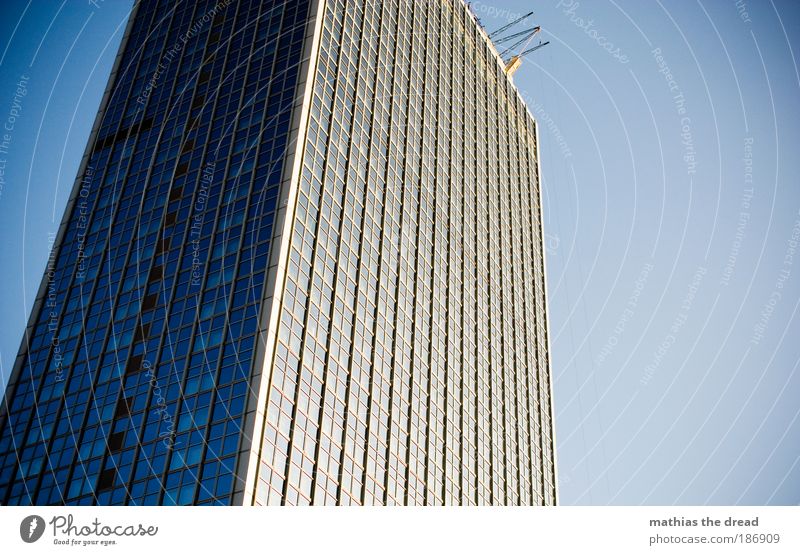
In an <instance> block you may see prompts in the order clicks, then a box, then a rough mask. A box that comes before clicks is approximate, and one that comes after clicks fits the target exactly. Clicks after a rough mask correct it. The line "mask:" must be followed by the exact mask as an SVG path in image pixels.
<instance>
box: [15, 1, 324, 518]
mask: <svg viewBox="0 0 800 555" xmlns="http://www.w3.org/2000/svg"><path fill="white" fill-rule="evenodd" d="M137 4H138V5H137V8H136V12H135V15H133V16H132V19H131V21H130V22H129V25H128V28H127V31H126V38H125V39H123V40H124V42H123V47H122V48H121V50H120V53H119V54H118V57H117V62H116V64H115V70H114V72H113V73H112V76H111V79H110V81H109V88H108V90H107V92H106V96H105V98H104V101H103V106H102V107H101V110H100V112H99V113H98V118H97V122H96V123H95V127H94V130H93V135H92V137H93V138H92V140H90V143H89V146H88V148H87V151H86V155H85V156H84V160H83V164H82V169H81V174H80V175H79V180H78V181H77V182H76V185H75V187H74V191H73V195H72V199H71V200H70V204H69V206H68V209H67V212H66V214H65V218H64V221H63V222H62V225H61V230H60V232H59V237H58V239H57V241H56V244H55V246H54V249H53V253H52V255H51V259H50V262H49V264H48V272H47V274H46V276H45V279H44V281H43V284H42V287H41V289H40V293H39V297H38V302H37V304H36V306H35V308H34V311H33V314H32V317H31V321H30V324H29V326H28V329H27V331H26V335H25V339H24V344H23V347H22V348H21V350H20V354H19V356H18V357H17V361H16V364H15V371H14V373H13V374H12V378H11V381H10V383H9V386H8V389H7V395H6V398H5V403H4V405H3V407H2V411H0V503H2V504H5V505H10V504H61V503H65V504H77V505H86V504H230V503H231V502H233V499H234V498H235V495H236V492H237V491H241V490H242V488H243V485H242V483H243V480H241V479H240V478H238V477H237V476H236V468H237V457H238V456H239V452H240V451H241V450H242V444H245V447H244V449H249V444H250V438H249V437H247V435H246V434H244V433H243V428H244V426H245V422H244V420H245V417H246V407H247V405H248V402H249V401H248V396H249V397H250V400H252V396H253V392H252V390H251V388H250V385H251V382H252V381H253V379H254V378H253V376H254V372H260V370H261V368H260V365H256V364H254V361H255V358H256V357H255V355H254V352H256V349H257V339H258V331H259V329H258V326H259V323H260V314H261V301H262V298H263V295H264V287H265V282H266V278H265V274H266V268H267V266H268V264H267V261H268V258H269V255H270V245H271V243H272V241H271V238H272V236H273V235H272V234H273V220H274V218H275V214H276V207H277V204H278V197H279V190H280V188H281V182H282V175H283V170H284V163H285V161H286V159H287V152H288V151H292V152H293V150H294V148H295V145H294V144H290V141H289V136H290V134H291V130H290V121H291V118H292V114H293V112H294V111H295V101H296V98H297V89H298V79H299V73H300V65H301V53H302V48H303V44H304V43H305V38H306V27H307V24H308V21H309V10H310V6H309V2H308V1H307V0H293V1H291V2H284V1H280V0H272V1H270V0H238V1H232V0H214V1H210V0H198V1H195V0H191V1H188V0H186V1H181V2H175V1H173V0H142V1H141V2H138V3H137Z"/></svg>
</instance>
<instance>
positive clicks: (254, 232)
mask: <svg viewBox="0 0 800 555" xmlns="http://www.w3.org/2000/svg"><path fill="white" fill-rule="evenodd" d="M538 176H539V163H538V146H537V135H536V125H535V122H534V120H533V118H532V117H531V116H530V114H529V113H528V111H527V109H526V107H525V104H524V102H523V101H522V99H521V97H520V95H519V93H518V92H517V90H516V88H515V87H514V85H513V84H512V83H511V81H510V78H509V77H508V76H507V75H506V73H505V71H504V64H503V61H502V59H501V58H500V56H499V55H498V53H497V51H496V50H495V48H494V47H493V45H492V44H491V42H490V40H489V39H488V38H487V35H486V33H485V32H484V31H483V29H482V28H481V27H480V25H479V24H478V22H477V21H476V20H475V18H474V17H473V15H472V14H471V13H470V11H469V9H468V8H467V7H466V5H465V4H464V3H463V2H462V1H461V0H384V1H380V2H378V1H373V0H292V1H290V2H285V1H278V0H271V1H257V0H252V1H251V0H238V1H233V0H221V1H218V2H216V3H215V2H211V1H197V2H195V1H192V2H188V1H184V2H178V3H175V2H173V1H172V0H141V1H140V2H137V4H136V6H135V8H134V11H133V13H132V15H131V19H130V22H129V24H128V28H127V30H126V33H125V37H124V38H123V42H122V46H121V47H120V51H119V54H118V57H117V60H116V63H115V66H114V69H113V71H112V74H111V76H110V79H109V84H108V88H107V92H106V94H105V96H104V98H103V101H102V104H101V107H100V110H99V112H98V116H97V120H96V123H95V125H94V128H93V130H92V135H91V137H90V140H89V144H88V146H87V149H86V153H85V156H84V159H83V161H82V164H81V168H80V172H79V175H78V177H77V179H76V183H75V186H74V189H73V193H72V196H71V199H70V201H69V205H68V206H67V209H66V212H65V216H64V219H63V222H62V224H61V228H60V230H59V233H58V236H57V237H55V238H54V245H53V250H52V254H51V257H50V259H49V261H48V268H47V271H46V273H45V276H44V279H43V281H42V285H41V287H40V290H39V294H38V297H37V302H36V305H35V306H34V309H33V312H32V316H31V320H30V322H29V325H28V328H27V330H26V334H25V337H24V339H23V344H22V347H21V349H20V353H19V355H18V357H17V360H16V363H15V367H14V372H13V374H12V377H11V380H10V382H9V384H8V389H7V393H6V399H5V402H4V404H3V407H2V412H1V413H0V502H2V503H4V504H27V503H35V504H58V503H66V504H93V503H97V504H246V505H249V504H309V503H312V504H552V503H555V500H556V486H555V468H554V460H553V459H554V448H553V428H552V405H551V392H550V381H551V380H550V372H549V353H548V341H547V321H546V309H545V277H544V253H543V243H542V231H541V219H542V213H541V203H540V189H539V177H538Z"/></svg>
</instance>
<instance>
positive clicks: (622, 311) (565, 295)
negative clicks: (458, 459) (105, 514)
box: [0, 0, 800, 504]
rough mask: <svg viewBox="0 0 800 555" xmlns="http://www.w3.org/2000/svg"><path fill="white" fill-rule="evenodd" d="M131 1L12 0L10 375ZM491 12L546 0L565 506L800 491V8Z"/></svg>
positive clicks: (1, 112)
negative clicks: (797, 244) (798, 244)
mask: <svg viewBox="0 0 800 555" xmlns="http://www.w3.org/2000/svg"><path fill="white" fill-rule="evenodd" d="M129 5H130V3H129V2H122V1H110V0H106V1H104V2H98V5H97V6H93V5H92V4H89V3H88V2H83V1H74V2H72V1H70V2H65V3H63V4H61V3H57V2H43V1H37V2H31V3H30V4H29V3H27V2H22V1H17V2H12V1H7V2H3V3H2V5H0V11H2V17H0V31H1V32H2V34H1V35H0V36H2V37H3V39H2V41H0V48H2V49H3V50H2V54H0V55H1V56H2V58H0V124H5V123H6V122H7V119H8V117H9V116H10V115H12V110H13V112H14V114H15V115H14V116H13V117H15V120H14V122H13V125H12V127H13V129H12V130H11V131H10V132H9V133H10V135H11V140H10V142H9V143H8V145H6V146H7V147H8V148H7V149H6V150H7V154H5V153H0V159H2V160H0V170H2V171H3V172H4V173H3V179H4V182H2V189H0V234H2V235H1V236H2V238H3V241H2V247H0V249H2V264H0V279H1V280H2V284H3V287H2V288H0V314H2V316H3V318H2V320H1V321H0V356H1V357H2V373H3V379H2V380H1V381H2V382H4V381H5V379H6V377H7V375H8V373H9V372H10V370H11V367H12V365H13V360H14V356H15V355H16V351H17V348H18V346H19V342H20V339H21V336H22V330H23V328H24V325H25V322H26V321H27V317H28V312H29V310H30V306H31V302H32V299H33V297H34V295H35V292H36V289H37V287H38V285H39V281H40V278H41V275H42V271H43V269H44V267H45V264H46V259H47V249H48V233H54V232H55V231H56V229H57V226H58V223H59V221H60V218H61V213H62V211H63V208H64V205H65V204H66V200H67V197H68V194H69V190H70V188H71V186H72V183H73V180H74V178H75V174H76V171H77V167H78V163H79V161H80V157H81V155H82V153H83V149H84V146H85V143H86V139H87V137H88V135H89V130H90V127H91V125H92V122H93V119H94V115H95V112H96V109H97V106H98V103H99V100H100V97H101V95H102V92H103V89H104V87H105V83H106V79H107V76H108V73H109V71H110V68H111V64H112V62H113V57H114V54H115V53H116V49H117V46H118V43H119V39H120V38H121V33H122V30H123V28H124V23H125V19H126V17H127V11H128V9H129ZM26 6H27V7H26ZM739 7H742V10H741V11H740V9H739ZM472 8H473V10H474V12H475V13H476V14H477V15H478V16H479V17H480V18H481V20H482V21H483V23H484V24H485V26H486V28H487V29H488V30H490V31H492V30H494V29H497V28H499V27H501V26H502V25H504V24H505V23H506V22H508V21H510V20H511V19H513V18H514V17H515V16H516V15H521V14H523V13H526V12H528V11H530V10H531V9H533V10H535V11H536V18H535V22H536V24H539V25H541V26H542V28H543V31H542V38H543V40H549V41H550V45H549V46H547V47H545V48H543V49H541V50H539V51H538V52H536V53H535V54H533V55H531V56H530V57H529V58H528V59H527V60H526V62H525V63H524V64H523V66H522V68H521V69H520V70H519V71H518V72H517V74H516V76H515V82H516V84H517V86H518V87H519V89H520V90H521V92H522V93H523V94H524V95H525V96H526V98H527V99H528V104H529V106H530V109H531V112H532V113H533V115H534V116H535V117H536V118H537V119H538V120H539V125H540V134H541V163H542V172H543V186H544V191H545V198H544V203H545V214H546V216H545V222H544V224H545V231H546V234H547V237H548V257H547V264H548V268H547V273H548V294H549V303H550V326H551V345H552V357H553V360H552V363H553V375H554V396H555V408H556V429H557V438H556V441H557V449H558V469H559V474H560V480H559V487H560V496H561V502H562V503H564V504H608V503H611V504H641V503H644V504H674V503H681V504H703V503H711V504H767V503H770V504H797V503H800V462H798V461H800V448H798V445H800V422H798V420H800V419H799V418H798V415H799V414H800V407H799V406H798V403H797V399H798V398H799V397H800V376H798V363H799V362H800V342H798V341H797V337H798V336H799V335H800V325H798V318H797V310H798V306H799V303H800V285H799V284H800V250H797V251H793V244H794V243H793V241H792V237H793V234H794V235H795V238H798V237H797V236H798V235H800V213H798V211H800V185H799V184H798V173H799V172H798V166H799V165H800V161H799V160H798V158H800V157H798V154H797V153H798V152H800V136H799V132H800V128H799V127H798V122H799V121H800V113H799V112H800V75H798V67H797V62H796V58H800V50H798V46H797V41H798V36H797V29H798V26H799V24H800V5H798V4H797V2H793V1H790V0H784V1H775V2H774V3H773V2H772V1H768V0H764V1H758V2H756V1H755V0H751V1H749V2H739V4H738V6H737V3H736V2H734V1H733V0H731V1H711V0H705V1H702V2H699V1H695V0H692V1H690V0H678V1H672V2H664V1H662V2H659V1H655V0H654V1H649V0H648V1H646V2H643V1H640V0H626V1H622V0H613V1H612V0H601V1H595V2H589V1H588V0H585V1H584V2H576V1H573V2H570V1H569V0H566V1H561V2H559V1H558V0H555V1H552V0H551V1H548V2H538V1H536V2H531V1H522V0H513V1H508V2H500V1H499V0H487V1H485V2H478V1H474V2H472ZM23 76H24V77H27V78H28V79H27V80H26V81H25V83H24V87H23V88H24V90H25V92H26V94H25V95H24V96H20V94H18V85H17V83H18V82H19V81H20V78H21V77H23ZM15 96H16V102H15ZM0 135H1V133H0ZM1 146H3V145H2V144H0V147H1Z"/></svg>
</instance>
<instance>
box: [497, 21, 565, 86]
mask: <svg viewBox="0 0 800 555" xmlns="http://www.w3.org/2000/svg"><path fill="white" fill-rule="evenodd" d="M532 15H533V12H529V13H526V14H525V15H523V16H522V17H518V18H517V19H515V20H514V21H512V22H511V23H509V24H508V25H504V26H503V27H500V28H499V29H497V30H496V31H493V32H491V33H490V34H489V35H488V36H489V38H490V39H492V42H493V43H494V44H495V46H497V45H500V44H503V43H507V42H509V41H512V40H514V39H517V40H516V42H514V43H513V44H512V45H511V46H509V47H507V48H506V49H505V50H503V52H502V53H501V54H500V57H501V58H503V61H504V62H505V63H506V66H505V72H506V75H508V76H509V77H510V76H512V75H513V74H514V72H516V71H517V70H518V69H519V66H521V65H522V58H523V56H525V55H526V54H530V53H531V52H535V51H536V50H538V49H540V48H541V47H542V46H546V45H547V44H550V41H547V42H540V43H539V44H537V45H536V46H534V47H533V48H528V47H529V46H530V44H531V41H532V40H533V37H535V36H536V35H537V34H538V33H539V31H541V27H539V26H538V25H537V26H536V27H530V28H527V29H523V30H522V31H516V32H512V33H511V34H504V33H505V32H506V31H509V30H511V29H512V28H513V27H515V26H516V25H518V24H520V23H522V22H524V21H525V20H526V19H528V18H529V17H530V16H532ZM520 46H521V48H520ZM513 52H517V54H513V55H512V56H511V57H510V58H506V54H508V53H513Z"/></svg>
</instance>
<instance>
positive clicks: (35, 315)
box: [0, 0, 141, 430]
mask: <svg viewBox="0 0 800 555" xmlns="http://www.w3.org/2000/svg"><path fill="white" fill-rule="evenodd" d="M140 5H141V2H140V1H139V0H135V1H134V4H133V7H132V8H131V11H130V13H129V14H128V21H127V22H126V24H125V31H124V33H123V35H122V39H121V40H120V43H119V47H118V49H117V55H116V57H115V58H114V63H113V65H112V66H111V73H109V75H108V81H107V82H106V87H105V90H104V91H103V97H102V98H101V100H100V106H99V108H98V110H97V114H96V115H95V118H94V123H93V124H92V130H91V132H90V133H89V138H88V140H87V141H86V147H85V148H84V151H83V157H82V158H81V162H80V165H79V166H78V172H77V175H76V176H75V181H74V182H73V184H72V191H71V192H70V194H69V200H67V205H66V207H65V208H64V211H63V212H62V215H61V223H60V224H59V226H58V231H57V232H56V237H55V241H54V242H53V247H52V249H53V257H55V258H58V256H59V254H60V252H61V247H62V241H63V238H64V234H65V233H66V231H67V227H68V224H69V220H70V217H71V216H72V211H73V209H74V208H75V203H76V201H77V198H78V194H79V193H80V190H81V186H82V184H83V176H84V174H85V173H86V168H87V167H88V165H89V158H90V157H91V153H92V150H93V149H94V145H95V143H96V142H97V135H98V133H99V131H100V127H101V125H102V122H103V120H104V119H105V116H106V110H107V108H108V103H109V101H110V100H111V97H112V96H113V94H114V90H113V88H114V83H115V82H116V79H117V75H118V74H119V69H120V65H121V64H122V57H123V54H124V52H125V49H126V48H127V46H128V41H129V39H130V34H131V29H132V28H133V24H134V21H135V20H136V14H137V13H138V11H139V6H140ZM47 286H48V279H47V266H45V269H44V271H43V272H42V279H41V281H40V282H39V289H38V290H37V292H36V298H35V300H34V302H33V305H32V307H31V310H30V313H29V315H28V323H27V325H26V326H25V331H24V332H23V334H22V339H21V341H20V346H19V349H18V350H17V356H16V358H15V359H14V366H13V369H12V371H11V374H10V376H9V378H8V382H7V383H6V386H5V387H4V388H3V397H2V399H1V400H0V430H2V429H3V426H4V425H5V424H6V419H7V417H8V411H9V400H10V399H11V398H12V397H13V395H11V392H12V391H13V390H15V389H16V385H17V381H18V380H19V375H20V373H21V372H22V370H23V361H24V360H25V357H26V356H27V354H28V347H29V344H30V333H31V331H32V330H33V328H34V327H35V326H36V322H37V321H38V319H39V314H40V313H41V311H42V305H43V304H44V300H45V298H46V297H47Z"/></svg>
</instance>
